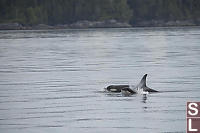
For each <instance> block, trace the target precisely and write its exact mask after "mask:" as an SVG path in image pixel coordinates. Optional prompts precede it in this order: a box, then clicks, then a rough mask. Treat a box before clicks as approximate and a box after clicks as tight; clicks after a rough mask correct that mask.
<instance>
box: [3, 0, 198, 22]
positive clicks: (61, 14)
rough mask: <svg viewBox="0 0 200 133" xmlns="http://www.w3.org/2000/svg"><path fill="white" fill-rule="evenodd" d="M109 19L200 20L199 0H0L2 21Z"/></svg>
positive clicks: (125, 20) (129, 20) (135, 20)
mask: <svg viewBox="0 0 200 133" xmlns="http://www.w3.org/2000/svg"><path fill="white" fill-rule="evenodd" d="M110 19H115V20H117V21H119V22H128V23H131V24H134V23H135V22H140V21H148V20H163V21H169V20H199V19H200V0H0V23H13V22H18V23H20V24H23V25H36V24H48V25H56V24H71V23H74V22H77V21H80V20H89V21H104V20H110Z"/></svg>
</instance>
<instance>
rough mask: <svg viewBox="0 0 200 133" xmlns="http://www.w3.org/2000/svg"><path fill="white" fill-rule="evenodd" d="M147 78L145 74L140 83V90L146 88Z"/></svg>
mask: <svg viewBox="0 0 200 133" xmlns="http://www.w3.org/2000/svg"><path fill="white" fill-rule="evenodd" d="M146 78H147V74H145V75H144V76H143V77H142V79H141V81H140V83H139V84H138V87H140V88H143V87H146Z"/></svg>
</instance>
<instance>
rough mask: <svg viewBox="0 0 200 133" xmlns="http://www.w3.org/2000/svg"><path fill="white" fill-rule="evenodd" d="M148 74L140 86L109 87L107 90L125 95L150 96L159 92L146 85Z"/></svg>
mask: <svg viewBox="0 0 200 133" xmlns="http://www.w3.org/2000/svg"><path fill="white" fill-rule="evenodd" d="M146 78H147V74H145V75H144V76H143V77H142V79H141V81H140V82H139V84H137V85H136V86H133V85H109V86H108V87H106V88H105V90H106V91H108V92H121V93H122V94H124V95H133V94H148V93H152V92H158V91H157V90H154V89H151V88H149V87H147V85H146Z"/></svg>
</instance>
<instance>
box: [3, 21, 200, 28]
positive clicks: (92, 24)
mask: <svg viewBox="0 0 200 133" xmlns="http://www.w3.org/2000/svg"><path fill="white" fill-rule="evenodd" d="M188 26H200V21H196V22H195V21H193V20H183V21H180V20H176V21H167V22H165V21H162V20H151V21H138V22H136V23H135V24H133V25H130V24H129V23H126V22H118V21H116V20H106V21H87V20H83V21H78V22H75V23H72V24H58V25H53V26H52V25H46V24H38V25H33V26H29V25H22V24H20V23H2V24H0V30H54V29H92V28H137V27H188Z"/></svg>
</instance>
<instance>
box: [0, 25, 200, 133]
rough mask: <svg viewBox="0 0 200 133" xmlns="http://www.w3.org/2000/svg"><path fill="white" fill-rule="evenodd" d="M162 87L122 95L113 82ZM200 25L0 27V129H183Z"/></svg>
mask: <svg viewBox="0 0 200 133" xmlns="http://www.w3.org/2000/svg"><path fill="white" fill-rule="evenodd" d="M146 73H147V74H148V77H147V85H148V86H149V87H150V88H152V89H155V90H158V91H160V92H159V93H154V94H149V95H147V97H144V96H142V95H132V96H129V97H125V96H122V95H121V94H120V93H108V92H105V91H104V89H103V88H104V87H107V86H108V85H111V84H116V85H119V84H137V83H139V81H140V80H141V78H142V76H143V75H144V74H146ZM187 101H200V27H173V28H168V27H166V28H131V29H82V30H78V29H77V30H38V31H34V30H31V31H28V30H27V31H23V30H22V31H12V30H10V31H0V132H1V133H133V132H137V133H142V132H145V133H155V132H170V133H172V132H185V131H186V102H187Z"/></svg>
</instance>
